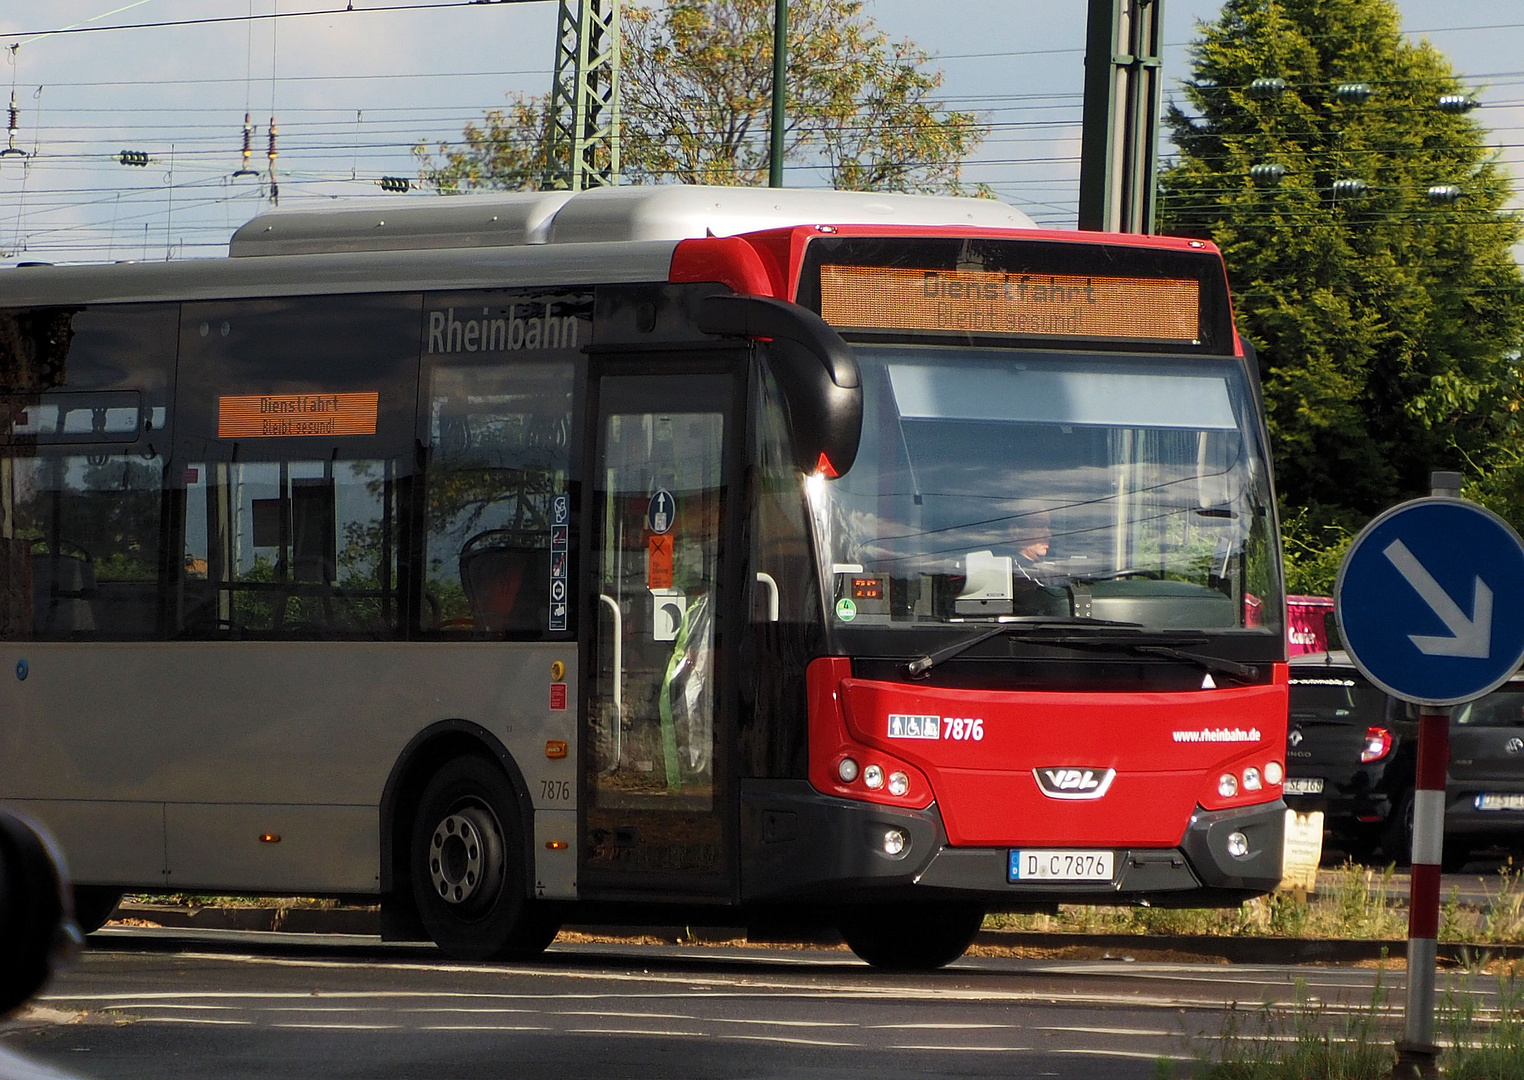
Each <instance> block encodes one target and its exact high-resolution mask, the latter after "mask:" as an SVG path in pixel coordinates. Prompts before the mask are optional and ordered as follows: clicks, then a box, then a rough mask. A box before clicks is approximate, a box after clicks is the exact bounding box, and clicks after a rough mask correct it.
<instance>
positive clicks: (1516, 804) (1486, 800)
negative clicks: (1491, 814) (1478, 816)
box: [1476, 792, 1524, 810]
mask: <svg viewBox="0 0 1524 1080" xmlns="http://www.w3.org/2000/svg"><path fill="white" fill-rule="evenodd" d="M1476 808H1477V809H1478V810H1524V795H1497V794H1493V793H1491V792H1488V793H1487V794H1485V795H1478V796H1477V797H1476Z"/></svg>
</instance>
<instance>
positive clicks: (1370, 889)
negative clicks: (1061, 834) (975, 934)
mask: <svg viewBox="0 0 1524 1080" xmlns="http://www.w3.org/2000/svg"><path fill="white" fill-rule="evenodd" d="M1393 874H1394V868H1393V867H1390V866H1388V867H1387V868H1386V869H1385V870H1376V869H1371V868H1368V867H1364V866H1360V865H1357V864H1355V863H1345V864H1344V865H1343V866H1339V867H1334V868H1330V869H1324V870H1321V871H1319V873H1318V892H1317V894H1316V895H1315V896H1312V897H1310V898H1307V899H1299V898H1297V897H1295V896H1292V895H1289V894H1281V893H1277V894H1274V895H1271V896H1266V897H1261V898H1259V899H1256V900H1250V901H1248V902H1247V903H1245V904H1243V905H1241V906H1239V907H1236V908H1180V909H1173V908H1153V907H1093V906H1073V907H1069V906H1065V907H1062V908H1060V909H1059V913H1058V914H1057V915H991V916H990V917H989V919H988V920H986V922H985V926H987V927H989V928H990V929H1001V930H1026V931H1033V932H1038V933H1073V934H1140V935H1144V934H1155V935H1157V934H1165V935H1180V936H1206V937H1294V938H1343V939H1353V940H1364V941H1373V940H1374V941H1389V940H1390V941H1395V940H1399V939H1402V938H1404V937H1406V936H1407V924H1408V916H1407V896H1406V895H1405V894H1403V893H1401V892H1400V891H1398V890H1396V889H1394V887H1393V882H1392V878H1393ZM1441 916H1442V917H1441V927H1440V934H1439V937H1440V940H1441V941H1444V942H1454V943H1464V944H1476V945H1518V944H1524V871H1520V870H1518V869H1515V868H1514V867H1512V866H1511V865H1510V866H1506V867H1504V868H1503V869H1502V870H1501V871H1499V873H1498V875H1497V878H1496V884H1495V886H1494V888H1493V891H1492V896H1491V898H1490V899H1489V901H1488V902H1487V903H1486V904H1485V905H1482V906H1479V907H1474V906H1468V905H1465V904H1462V903H1461V901H1460V897H1459V895H1458V894H1457V893H1456V892H1454V891H1452V892H1451V893H1450V895H1449V896H1448V897H1447V898H1445V901H1444V905H1443V908H1442V911H1441ZM1518 1078H1524V1072H1520V1073H1519V1074H1518ZM1516 1080H1517V1078H1516Z"/></svg>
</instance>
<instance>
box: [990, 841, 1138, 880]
mask: <svg viewBox="0 0 1524 1080" xmlns="http://www.w3.org/2000/svg"><path fill="white" fill-rule="evenodd" d="M1112 854H1113V853H1112V852H1110V851H1055V850H1051V849H1032V848H1028V849H1022V848H1017V849H1015V850H1013V851H1012V852H1011V864H1010V868H1009V870H1008V871H1007V876H1008V877H1009V878H1010V880H1012V881H1110V880H1111V876H1112V870H1111V867H1112Z"/></svg>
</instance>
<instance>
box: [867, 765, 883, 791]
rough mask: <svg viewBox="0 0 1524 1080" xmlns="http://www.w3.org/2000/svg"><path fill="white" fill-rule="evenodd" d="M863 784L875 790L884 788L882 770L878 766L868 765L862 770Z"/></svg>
mask: <svg viewBox="0 0 1524 1080" xmlns="http://www.w3.org/2000/svg"><path fill="white" fill-rule="evenodd" d="M863 783H864V784H866V785H867V786H868V787H870V788H872V789H874V790H877V789H879V788H881V787H883V786H884V770H883V768H882V767H881V766H878V765H869V766H868V767H867V768H866V769H864V770H863Z"/></svg>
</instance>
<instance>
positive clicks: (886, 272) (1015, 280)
mask: <svg viewBox="0 0 1524 1080" xmlns="http://www.w3.org/2000/svg"><path fill="white" fill-rule="evenodd" d="M1200 312H1201V284H1200V282H1197V281H1192V280H1188V279H1178V278H1145V277H1101V276H1097V275H1093V274H1015V273H991V272H989V271H983V270H918V269H908V270H907V269H903V268H899V267H885V266H833V265H825V266H822V267H821V268H820V314H821V317H822V318H823V319H825V321H826V322H828V323H830V324H831V325H833V326H841V327H857V328H860V329H874V330H943V331H953V332H961V333H972V334H979V333H984V334H1024V335H1029V336H1038V337H1086V338H1125V339H1132V340H1140V341H1143V340H1146V341H1172V342H1182V343H1190V344H1195V343H1197V342H1198V341H1199V339H1200V337H1201V333H1200Z"/></svg>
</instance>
